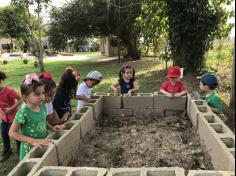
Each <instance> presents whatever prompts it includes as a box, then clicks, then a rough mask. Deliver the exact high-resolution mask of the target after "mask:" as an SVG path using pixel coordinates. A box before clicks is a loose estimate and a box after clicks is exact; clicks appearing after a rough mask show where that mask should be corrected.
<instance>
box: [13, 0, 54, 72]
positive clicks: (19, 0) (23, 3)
mask: <svg viewBox="0 0 236 176" xmlns="http://www.w3.org/2000/svg"><path fill="white" fill-rule="evenodd" d="M49 2H50V0H12V3H13V4H14V5H15V6H17V7H18V8H26V9H28V16H29V18H30V17H31V14H30V12H29V7H30V5H37V7H36V9H35V12H36V13H37V24H33V25H35V26H36V27H37V31H38V33H37V34H35V32H34V31H31V35H30V37H31V41H32V44H33V45H32V47H33V53H34V54H35V56H36V58H37V59H38V62H39V68H40V71H41V72H44V71H45V69H44V65H43V45H42V28H43V25H42V19H41V17H40V13H41V11H42V7H43V5H47V4H48V3H49Z"/></svg>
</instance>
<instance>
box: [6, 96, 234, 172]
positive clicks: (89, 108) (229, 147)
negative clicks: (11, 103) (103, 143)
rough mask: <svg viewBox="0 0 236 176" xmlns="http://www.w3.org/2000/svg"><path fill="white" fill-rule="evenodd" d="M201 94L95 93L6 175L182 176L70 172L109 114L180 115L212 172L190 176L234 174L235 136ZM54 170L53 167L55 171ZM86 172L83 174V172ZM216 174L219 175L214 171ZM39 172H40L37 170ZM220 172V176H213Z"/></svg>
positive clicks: (125, 170)
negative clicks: (207, 157) (198, 141)
mask: <svg viewBox="0 0 236 176" xmlns="http://www.w3.org/2000/svg"><path fill="white" fill-rule="evenodd" d="M199 97H200V96H196V94H195V95H194V96H192V95H190V94H189V95H187V96H183V97H181V98H174V99H169V98H168V97H166V96H164V95H162V94H159V93H157V92H155V93H138V94H135V95H134V96H131V97H124V96H114V95H113V94H110V93H96V94H94V98H95V99H96V101H95V102H94V103H88V104H86V106H84V107H83V108H82V109H80V110H77V111H75V112H74V114H73V115H72V117H71V118H70V119H69V121H68V122H67V123H66V124H65V126H66V128H65V129H64V130H62V131H60V132H53V133H50V134H49V135H48V137H47V138H48V139H51V140H52V143H51V144H50V145H48V146H45V147H43V148H42V149H39V148H32V149H31V151H30V152H29V153H28V154H27V155H26V157H25V158H24V160H22V161H21V162H20V163H19V164H18V165H17V166H16V167H15V168H14V169H13V170H12V171H11V172H10V173H9V176H31V175H40V176H51V175H53V176H54V175H56V176H60V175H63V176H64V175H66V176H67V175H68V176H69V175H72V176H77V175H79V176H82V175H84V174H86V176H87V175H88V176H90V175H91V176H102V175H106V174H108V175H109V176H111V175H112V176H113V175H114V176H115V175H116V176H136V175H137V176H139V175H141V176H143V175H145V176H146V175H147V176H184V170H183V168H145V169H144V168H117V169H110V170H109V172H108V170H106V169H101V170H99V168H76V167H75V168H68V167H63V166H65V165H67V164H68V163H69V162H70V161H71V160H72V159H73V157H75V156H76V154H77V151H78V149H79V144H80V143H81V142H82V141H83V138H84V137H86V136H87V135H91V134H92V133H93V131H94V129H95V124H96V122H98V121H99V119H100V117H102V116H103V115H104V114H105V115H108V116H111V117H112V116H133V115H134V116H142V117H144V118H145V117H148V116H150V115H152V116H155V117H156V118H158V117H160V116H165V113H166V111H170V110H171V111H184V110H186V109H187V114H188V115H189V118H190V120H191V122H192V124H193V126H194V127H195V128H196V129H197V131H198V133H199V136H200V139H201V143H202V144H203V145H205V146H206V148H207V150H208V152H209V154H210V155H211V159H212V164H213V166H214V169H215V170H216V171H191V172H189V176H205V175H209V176H220V175H219V174H218V173H220V174H223V175H222V176H226V175H227V174H228V173H229V174H231V176H232V172H223V171H234V170H235V166H234V164H235V136H234V134H233V132H232V131H231V130H230V129H229V128H228V127H227V126H226V125H225V124H224V123H223V122H222V120H221V119H220V118H219V117H218V116H216V115H215V114H214V113H213V112H212V111H211V109H210V107H209V106H208V105H207V103H206V102H205V101H204V100H201V99H199ZM53 166H54V167H53ZM85 170H86V171H85ZM218 170H219V172H218ZM37 171H38V172H37ZM36 172H37V174H36ZM217 174H218V175H217Z"/></svg>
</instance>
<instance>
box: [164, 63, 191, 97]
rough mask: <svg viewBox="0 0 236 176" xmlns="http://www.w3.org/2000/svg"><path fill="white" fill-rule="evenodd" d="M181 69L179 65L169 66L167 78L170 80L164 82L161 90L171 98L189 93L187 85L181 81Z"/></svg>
mask: <svg viewBox="0 0 236 176" xmlns="http://www.w3.org/2000/svg"><path fill="white" fill-rule="evenodd" d="M180 75H181V71H180V68H179V67H177V66H174V67H169V68H168V74H167V78H168V80H167V81H165V82H164V83H162V85H161V87H160V92H161V93H163V94H165V95H166V96H168V97H169V98H175V97H181V96H183V95H186V94H187V89H186V86H185V85H184V83H183V82H182V81H180Z"/></svg>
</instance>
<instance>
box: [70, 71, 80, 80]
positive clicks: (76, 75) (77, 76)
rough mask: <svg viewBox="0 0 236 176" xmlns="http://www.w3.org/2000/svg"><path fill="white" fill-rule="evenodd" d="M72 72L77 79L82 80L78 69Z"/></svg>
mask: <svg viewBox="0 0 236 176" xmlns="http://www.w3.org/2000/svg"><path fill="white" fill-rule="evenodd" d="M72 74H73V75H74V77H75V79H76V80H77V81H79V80H80V76H79V74H78V73H77V72H76V71H73V72H72Z"/></svg>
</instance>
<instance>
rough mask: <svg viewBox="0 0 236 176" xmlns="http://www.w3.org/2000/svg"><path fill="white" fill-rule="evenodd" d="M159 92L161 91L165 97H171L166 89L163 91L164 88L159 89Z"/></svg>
mask: <svg viewBox="0 0 236 176" xmlns="http://www.w3.org/2000/svg"><path fill="white" fill-rule="evenodd" d="M160 92H161V93H163V94H164V95H166V96H167V97H173V95H172V94H171V93H169V92H167V91H165V90H164V89H160Z"/></svg>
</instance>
